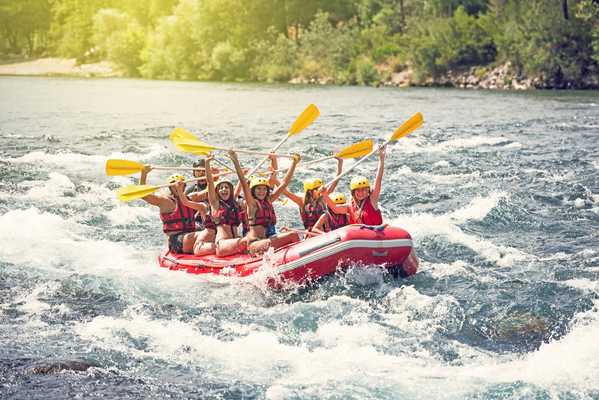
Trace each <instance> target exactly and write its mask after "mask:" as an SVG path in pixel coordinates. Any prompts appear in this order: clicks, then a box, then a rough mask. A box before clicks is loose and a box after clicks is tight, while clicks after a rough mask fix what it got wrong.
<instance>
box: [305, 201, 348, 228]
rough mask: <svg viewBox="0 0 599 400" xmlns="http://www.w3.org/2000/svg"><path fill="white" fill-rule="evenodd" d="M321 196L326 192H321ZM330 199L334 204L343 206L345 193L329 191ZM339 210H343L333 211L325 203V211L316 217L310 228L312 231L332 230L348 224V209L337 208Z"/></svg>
mask: <svg viewBox="0 0 599 400" xmlns="http://www.w3.org/2000/svg"><path fill="white" fill-rule="evenodd" d="M323 196H326V194H324V193H323ZM329 197H330V199H331V200H332V201H333V203H335V205H336V206H345V203H346V199H345V195H344V194H343V193H340V192H335V193H331V194H330V195H329ZM339 210H343V211H342V212H340V213H336V212H335V211H333V209H332V208H331V207H329V206H328V205H327V208H326V212H325V213H324V214H322V215H321V216H320V218H318V221H316V224H314V227H313V228H312V229H311V231H312V232H316V233H319V234H322V233H325V232H330V231H334V230H335V229H339V228H341V227H343V226H345V225H348V224H349V210H347V209H346V208H345V209H343V208H341V207H340V208H339Z"/></svg>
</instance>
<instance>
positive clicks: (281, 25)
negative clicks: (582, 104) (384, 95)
mask: <svg viewBox="0 0 599 400" xmlns="http://www.w3.org/2000/svg"><path fill="white" fill-rule="evenodd" d="M13 3H14V4H13ZM21 3H22V2H12V3H11V2H9V3H7V4H6V5H5V6H4V7H0V21H2V22H3V29H4V32H5V35H2V36H0V56H1V55H2V54H19V55H20V56H25V57H28V58H32V57H36V56H39V55H41V54H43V55H46V56H48V57H60V58H66V59H72V58H75V59H77V62H78V64H93V63H96V62H98V61H100V60H106V61H109V62H111V63H113V64H114V65H116V66H117V67H118V69H119V70H120V71H123V74H125V75H126V76H129V77H143V78H147V79H166V80H169V79H172V80H205V81H252V82H284V83H286V82H291V83H319V84H337V85H373V86H378V85H398V86H405V85H411V86H416V85H417V86H422V85H424V86H454V87H467V88H474V87H481V88H489V89H493V88H495V89H505V88H509V89H523V88H560V89H589V88H591V89H592V88H597V80H598V79H597V75H598V74H599V0H527V1H523V0H451V1H449V0H432V1H431V0H426V1H425V0H393V1H392V0H344V1H331V0H285V1H282V0H252V1H248V0H148V1H147V2H139V1H133V0H94V1H85V2H82V1H75V0H36V1H35V2H26V4H25V5H23V4H21Z"/></svg>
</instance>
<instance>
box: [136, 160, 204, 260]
mask: <svg viewBox="0 0 599 400" xmlns="http://www.w3.org/2000/svg"><path fill="white" fill-rule="evenodd" d="M151 170H152V167H151V166H149V165H146V166H144V168H143V170H142V172H141V177H140V180H139V183H140V184H141V185H145V184H146V179H147V175H148V173H149V172H150V171H151ZM184 181H185V177H184V176H183V175H179V174H174V175H171V176H170V177H169V178H168V183H170V184H171V185H170V186H169V191H170V194H169V195H165V194H162V193H152V194H149V195H147V196H145V197H142V200H144V201H145V202H146V203H148V204H151V205H153V206H156V207H158V208H159V210H160V219H161V220H162V231H163V232H164V233H165V234H166V235H167V237H168V249H169V251H171V252H173V253H185V254H191V253H192V252H193V246H194V243H195V240H196V231H195V230H196V223H195V211H194V210H193V209H192V208H190V207H187V206H185V205H184V204H182V203H181V201H180V200H179V194H178V193H179V192H184V191H185V182H184ZM198 196H199V197H201V196H200V195H199V194H198Z"/></svg>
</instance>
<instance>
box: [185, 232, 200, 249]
mask: <svg viewBox="0 0 599 400" xmlns="http://www.w3.org/2000/svg"><path fill="white" fill-rule="evenodd" d="M197 236H198V232H191V233H187V234H185V235H184V236H183V253H185V254H192V253H193V245H194V243H195V241H196V238H197Z"/></svg>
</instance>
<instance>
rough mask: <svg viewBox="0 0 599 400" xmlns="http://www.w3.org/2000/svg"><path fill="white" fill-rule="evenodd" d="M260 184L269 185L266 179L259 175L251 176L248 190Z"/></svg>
mask: <svg viewBox="0 0 599 400" xmlns="http://www.w3.org/2000/svg"><path fill="white" fill-rule="evenodd" d="M260 185H264V186H266V187H270V185H269V184H268V179H266V178H263V177H261V176H252V178H251V179H250V190H251V189H253V188H255V187H256V186H260Z"/></svg>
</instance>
